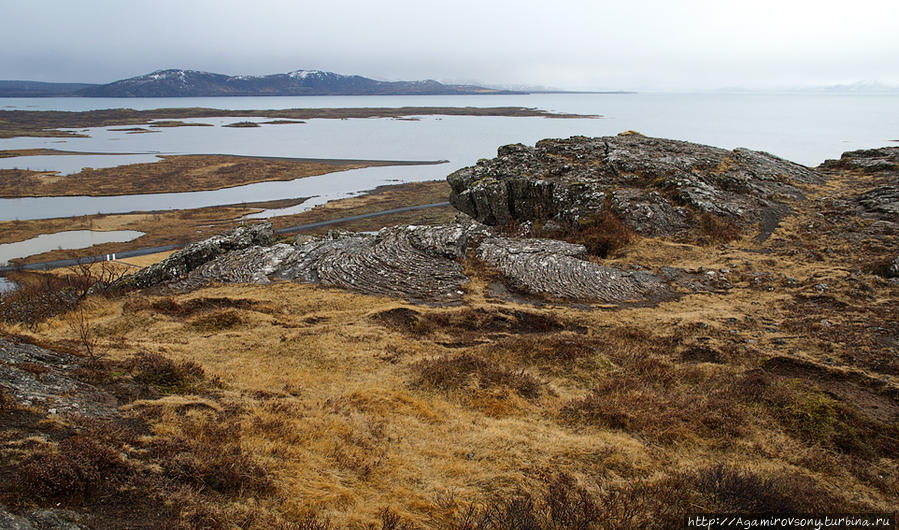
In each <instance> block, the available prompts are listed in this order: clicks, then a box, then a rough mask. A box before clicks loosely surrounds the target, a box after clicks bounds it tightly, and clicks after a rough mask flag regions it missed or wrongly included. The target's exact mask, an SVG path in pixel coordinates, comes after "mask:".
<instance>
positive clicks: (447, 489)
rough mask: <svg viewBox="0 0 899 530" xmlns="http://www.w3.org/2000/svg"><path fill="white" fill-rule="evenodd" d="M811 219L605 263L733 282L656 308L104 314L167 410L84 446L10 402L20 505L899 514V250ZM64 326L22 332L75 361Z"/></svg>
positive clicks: (485, 515) (105, 429) (61, 421)
mask: <svg viewBox="0 0 899 530" xmlns="http://www.w3.org/2000/svg"><path fill="white" fill-rule="evenodd" d="M852 184H853V183H852V182H851V181H847V182H846V183H845V185H846V186H847V189H851V186H852ZM797 212H799V214H798V217H797V218H795V219H791V220H789V221H787V222H785V223H784V224H783V225H782V226H781V227H779V228H778V229H777V231H775V232H774V234H773V235H772V236H771V238H770V239H768V240H767V241H765V242H759V241H756V240H755V239H752V238H751V235H749V234H741V235H740V236H739V237H737V239H733V240H731V241H730V242H728V243H726V244H715V245H709V244H694V243H689V242H677V241H671V240H657V239H648V238H641V237H634V239H632V240H631V241H630V243H628V244H627V245H626V246H623V247H620V248H619V249H618V250H617V251H615V252H614V253H612V254H611V256H612V258H609V259H607V260H605V262H609V263H612V264H614V265H615V266H621V267H626V266H636V265H640V266H643V267H647V268H651V269H653V270H659V269H661V268H662V267H665V266H676V267H683V268H687V269H689V270H692V271H701V270H702V271H705V272H702V274H705V273H706V272H714V273H715V275H716V276H719V275H720V276H723V277H725V278H726V279H727V283H728V284H729V285H730V287H728V288H726V289H725V288H722V289H720V290H715V291H700V292H694V293H690V294H685V295H684V296H682V297H680V298H677V299H668V300H664V301H662V302H660V303H659V304H658V305H655V306H648V307H621V308H615V309H608V308H602V307H596V306H588V305H574V304H563V303H556V302H553V303H549V302H545V301H530V302H528V301H523V300H521V299H519V298H511V297H502V296H500V295H498V294H497V292H496V291H495V290H493V289H492V282H493V278H492V277H491V276H490V271H489V270H488V269H486V268H485V267H484V266H483V265H481V266H476V264H473V263H472V262H471V261H472V260H470V261H469V262H466V263H467V265H468V267H467V269H466V271H467V272H468V273H469V274H471V275H472V281H471V283H470V284H468V285H466V288H465V289H466V292H465V295H464V299H463V301H462V303H461V304H460V305H459V306H458V307H438V306H427V305H419V306H414V307H413V306H410V305H409V304H405V303H400V302H398V301H396V300H391V299H386V298H379V297H373V296H364V295H359V294H354V293H351V292H347V291H341V290H337V289H331V288H324V287H317V286H313V285H307V284H294V283H275V284H272V285H266V286H258V285H231V286H214V287H208V288H204V289H200V290H197V291H194V292H189V293H160V292H155V293H149V292H148V293H130V294H127V295H121V296H120V297H110V298H107V299H102V303H98V302H92V298H90V297H89V298H88V303H87V304H85V305H84V306H83V307H84V309H85V311H86V313H85V316H86V317H87V318H89V319H90V321H91V323H92V326H93V330H94V333H95V336H96V348H97V350H98V352H99V353H100V354H102V358H103V359H104V360H106V363H105V364H101V365H100V366H106V368H105V370H107V371H108V374H107V379H106V380H108V381H111V382H109V383H104V384H107V385H109V388H119V389H124V388H130V389H132V390H131V391H132V392H137V391H136V390H134V385H138V386H140V385H143V386H144V387H147V388H145V389H143V388H142V387H141V389H140V392H142V394H141V396H142V397H143V399H140V400H137V401H133V402H131V403H129V404H128V405H125V406H123V407H121V408H120V409H119V411H120V414H121V416H122V417H121V418H115V419H110V420H108V421H104V422H102V426H98V425H96V424H93V426H92V427H86V426H85V425H83V424H81V423H79V422H78V421H76V420H74V419H72V418H62V417H51V416H45V415H43V411H42V410H41V408H40V407H38V406H34V407H32V408H31V409H28V410H24V409H21V408H16V407H17V405H16V404H15V402H14V397H10V396H11V395H12V394H11V393H10V392H6V395H7V397H6V398H4V399H3V400H2V401H0V403H5V404H4V405H3V408H4V413H3V415H0V418H2V420H0V421H4V422H5V423H4V424H3V426H4V429H5V430H4V437H3V438H2V439H0V454H3V456H4V458H5V460H4V461H5V462H8V464H7V465H6V466H5V467H0V473H2V476H0V484H4V485H5V486H4V489H3V499H2V502H3V503H4V504H5V505H6V506H10V507H12V509H14V510H15V509H21V508H22V507H23V506H25V505H29V504H36V505H38V506H46V507H50V506H55V505H56V504H57V503H60V505H61V506H64V507H69V508H71V509H74V510H76V511H78V512H79V513H82V514H85V516H86V517H89V518H91V519H90V521H91V522H92V524H94V525H95V526H99V527H116V526H126V525H134V526H139V524H140V521H153V523H154V524H156V526H159V525H162V524H165V525H168V526H173V527H177V526H179V525H180V526H181V527H186V528H196V527H211V528H229V527H242V528H412V527H423V528H431V527H439V528H459V529H462V528H464V529H488V528H489V529H494V528H537V529H556V528H585V529H586V528H670V527H672V526H677V525H679V524H681V522H682V517H683V515H684V514H685V513H686V512H688V511H689V512H755V513H758V512H766V511H773V512H862V511H881V512H888V511H890V510H894V509H895V506H896V505H897V502H899V479H897V477H899V454H897V449H896V448H897V447H899V443H897V442H899V432H897V425H899V370H897V365H896V356H895V345H896V340H897V337H899V328H897V327H896V326H897V325H896V322H895V321H896V319H895V315H896V314H897V312H899V291H897V289H899V287H897V285H896V284H895V283H891V282H890V281H889V280H886V279H884V278H882V277H880V276H877V275H875V274H872V273H871V272H867V271H866V270H867V269H866V267H867V266H868V262H869V261H871V260H879V259H881V258H884V257H886V255H887V254H888V253H890V252H894V249H895V248H896V247H895V244H894V243H895V241H894V240H890V241H893V244H892V245H889V244H887V243H890V241H880V242H876V241H868V242H864V240H861V239H857V240H856V241H855V242H851V241H847V240H846V239H845V238H846V236H845V234H846V233H847V231H848V230H861V229H863V228H864V226H863V224H862V226H860V227H855V228H853V225H852V224H851V223H849V222H848V221H847V222H846V223H845V224H844V223H843V222H842V221H839V220H838V219H835V218H831V219H830V220H828V221H827V222H822V221H821V218H822V216H819V215H818V214H819V213H820V210H818V209H817V208H816V206H815V203H812V204H810V205H808V207H807V208H797ZM810 225H812V226H813V228H809V226H810ZM855 233H856V232H849V234H850V235H852V234H855ZM840 234H843V235H842V236H841V235H840ZM841 238H843V239H841ZM859 241H862V242H859ZM828 247H829V248H830V249H831V251H828V250H827V248H828ZM862 247H863V248H864V249H865V250H870V251H871V254H869V255H868V257H866V258H864V259H863V260H859V256H858V255H857V254H855V253H853V252H849V251H848V250H849V249H850V248H862ZM703 268H704V269H703ZM724 271H726V272H724ZM64 318H65V317H64V316H63V315H57V316H49V315H47V316H44V317H41V318H40V319H37V320H35V322H34V324H33V325H30V327H29V326H27V325H24V324H15V323H6V324H4V327H3V330H4V331H5V332H7V333H10V334H15V333H18V334H23V335H27V336H30V337H32V338H33V339H34V340H40V341H44V342H46V343H47V344H49V345H54V344H66V343H68V344H76V345H77V341H78V336H77V333H75V332H74V331H73V330H72V329H70V328H69V327H68V326H66V324H65V320H64ZM91 380H92V381H100V380H103V378H99V377H93V378H92V379H91ZM98 384H99V383H98ZM124 401H128V400H124ZM12 409H15V410H12ZM7 410H9V411H10V412H9V413H7ZM37 418H40V419H41V421H37ZM35 438H38V439H39V441H36V440H35ZM98 475H102V476H103V477H104V478H105V480H102V481H94V480H92V479H93V478H94V477H96V476H98ZM16 476H21V477H23V478H22V479H16V481H14V480H13V479H12V477H16ZM18 480H21V482H17V481H18ZM126 506H127V509H125V507H126Z"/></svg>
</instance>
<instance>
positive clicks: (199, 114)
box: [0, 107, 596, 138]
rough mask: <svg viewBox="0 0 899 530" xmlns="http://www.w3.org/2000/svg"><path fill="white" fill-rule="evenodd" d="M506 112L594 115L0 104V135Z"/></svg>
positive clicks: (486, 112) (479, 111)
mask: <svg viewBox="0 0 899 530" xmlns="http://www.w3.org/2000/svg"><path fill="white" fill-rule="evenodd" d="M423 115H442V116H510V117H543V118H563V119H564V118H595V117H596V116H582V115H577V114H562V113H552V112H547V111H544V110H539V109H532V108H525V107H488V108H480V107H396V108H366V107H361V108H342V109H328V108H324V109H284V110H223V109H207V108H174V109H153V110H133V109H108V110H91V111H83V112H64V111H27V110H0V138H13V137H16V136H50V137H67V136H75V137H77V136H85V135H84V133H83V132H75V131H65V130H62V129H86V128H90V127H110V126H136V125H148V124H150V123H151V122H152V121H154V120H166V121H167V122H168V125H169V126H180V125H183V124H184V123H183V122H182V123H180V124H179V123H178V122H179V121H180V120H185V119H194V118H215V117H234V118H272V119H273V120H282V121H283V120H291V121H302V120H309V119H350V118H404V117H409V116H423Z"/></svg>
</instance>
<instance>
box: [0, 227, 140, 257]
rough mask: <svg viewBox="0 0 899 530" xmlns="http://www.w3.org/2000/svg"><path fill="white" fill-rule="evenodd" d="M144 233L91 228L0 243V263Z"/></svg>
mask: <svg viewBox="0 0 899 530" xmlns="http://www.w3.org/2000/svg"><path fill="white" fill-rule="evenodd" d="M142 235H144V233H143V232H138V231H136V230H113V231H109V232H96V231H92V230H69V231H66V232H56V233H54V234H41V235H39V236H37V237H33V238H31V239H28V240H25V241H17V242H15V243H6V244H3V245H0V265H6V264H7V263H8V262H9V260H11V259H13V258H24V257H27V256H33V255H35V254H41V253H43V252H49V251H51V250H57V249H78V248H87V247H91V246H93V245H100V244H102V243H122V242H125V241H131V240H133V239H137V238H139V237H140V236H142Z"/></svg>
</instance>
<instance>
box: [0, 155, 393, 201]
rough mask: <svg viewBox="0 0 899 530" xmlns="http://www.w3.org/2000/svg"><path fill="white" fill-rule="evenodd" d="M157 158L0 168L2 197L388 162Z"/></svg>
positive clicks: (207, 185)
mask: <svg viewBox="0 0 899 530" xmlns="http://www.w3.org/2000/svg"><path fill="white" fill-rule="evenodd" d="M160 158H161V159H160V161H158V162H152V163H145V164H130V165H126V166H117V167H111V168H100V169H93V168H84V169H82V170H81V171H79V172H78V173H73V174H71V175H54V176H52V177H46V176H43V175H44V173H41V172H29V171H24V170H13V169H0V196H2V197H50V196H53V197H56V196H67V195H72V196H74V195H78V196H82V195H89V196H107V195H137V194H146V193H178V192H188V191H206V190H218V189H222V188H232V187H235V186H243V185H245V184H252V183H254V182H267V181H276V180H294V179H298V178H303V177H310V176H313V175H323V174H326V173H332V172H335V171H345V170H348V169H357V168H362V167H370V166H384V165H390V164H391V163H390V162H379V161H366V160H356V161H352V160H333V161H327V160H316V161H312V160H304V159H287V158H284V159H277V158H261V157H246V156H227V155H179V156H163V157H160Z"/></svg>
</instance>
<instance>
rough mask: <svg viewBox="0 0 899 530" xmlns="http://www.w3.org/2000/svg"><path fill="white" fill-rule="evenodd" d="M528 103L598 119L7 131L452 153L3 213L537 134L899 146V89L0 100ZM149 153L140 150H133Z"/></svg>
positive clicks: (244, 191) (154, 198)
mask: <svg viewBox="0 0 899 530" xmlns="http://www.w3.org/2000/svg"><path fill="white" fill-rule="evenodd" d="M400 106H440V107H450V106H474V107H495V106H522V107H536V108H541V109H544V110H548V111H553V112H567V113H577V114H599V115H602V116H603V117H602V118H601V119H546V118H507V117H465V116H422V117H421V118H420V119H419V120H417V121H407V120H396V119H350V120H325V119H316V120H309V121H308V122H307V123H304V124H290V125H263V126H261V127H255V128H229V127H222V125H225V124H228V123H232V122H234V121H266V120H268V118H259V119H250V120H248V119H247V118H227V117H226V118H209V119H195V120H187V121H194V122H202V123H211V124H213V125H216V126H215V127H179V128H160V129H156V130H159V131H160V132H158V133H154V134H127V133H126V132H125V131H114V130H112V129H116V128H120V127H109V128H96V129H87V130H83V131H84V132H86V133H87V134H90V137H89V138H9V139H0V149H24V148H36V147H44V148H54V149H60V150H67V151H82V152H93V153H96V152H104V153H132V154H129V155H122V156H119V155H100V156H91V157H90V158H87V157H85V158H80V157H77V156H75V157H69V156H41V157H23V158H7V159H0V168H11V167H19V168H33V169H40V170H56V171H61V172H65V173H69V172H74V171H78V170H80V169H81V168H82V167H112V166H115V165H121V164H126V163H134V161H135V160H137V161H152V160H155V158H156V155H157V154H192V153H201V154H216V153H218V154H239V155H257V156H284V157H300V158H342V159H381V160H384V159H387V160H449V163H447V164H442V165H419V166H397V167H386V168H366V169H360V170H351V171H345V172H340V173H334V174H330V175H322V176H320V177H310V178H305V179H298V180H295V181H291V182H271V183H260V184H252V185H248V186H241V187H237V188H230V189H228V190H218V191H211V192H192V193H176V194H156V195H139V196H123V197H50V198H36V199H0V219H16V218H18V219H35V218H47V217H66V216H72V215H85V214H92V213H98V212H102V213H117V212H127V211H135V210H144V211H146V210H164V209H172V208H194V207H202V206H213V205H220V204H233V203H241V202H251V201H264V200H274V199H283V198H298V197H314V199H312V200H310V201H307V202H306V203H304V205H303V207H306V208H311V207H312V206H314V205H316V204H321V203H322V202H326V201H327V200H332V199H336V198H341V197H345V196H348V195H352V194H357V193H360V192H364V191H367V190H371V189H373V188H375V187H377V186H379V185H382V184H391V183H397V182H412V181H423V180H434V179H440V178H443V177H445V176H446V175H447V174H449V173H451V172H452V171H454V170H456V169H459V168H461V167H464V166H467V165H470V164H473V163H474V162H475V161H477V159H478V158H484V157H492V156H495V154H496V148H497V147H498V146H500V145H504V144H509V143H515V142H521V143H525V144H530V145H533V144H534V143H535V142H536V141H537V140H540V139H542V138H550V137H553V138H558V137H568V136H573V135H586V136H603V135H611V134H617V133H618V132H621V131H624V130H637V131H640V132H642V133H644V134H647V135H651V136H661V137H668V138H676V139H681V140H689V141H694V142H699V143H704V144H710V145H715V146H719V147H724V148H728V149H730V148H734V147H748V148H751V149H758V150H763V151H768V152H770V153H773V154H775V155H778V156H781V157H783V158H786V159H789V160H793V161H795V162H799V163H802V164H806V165H812V166H814V165H817V164H819V163H821V162H822V161H824V160H825V159H827V158H836V157H839V155H840V154H841V153H842V152H844V151H849V150H854V149H861V148H868V147H879V146H884V145H897V144H895V143H891V140H897V139H899V95H855V94H854V95H822V94H801V93H790V94H722V93H714V94H535V95H511V96H325V97H235V98H230V97H229V98H134V99H130V98H124V99H118V98H0V109H24V110H69V111H74V110H92V109H102V108H122V107H129V108H136V109H153V108H162V107H210V108H220V109H280V108H319V107H400ZM134 153H140V154H134Z"/></svg>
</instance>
